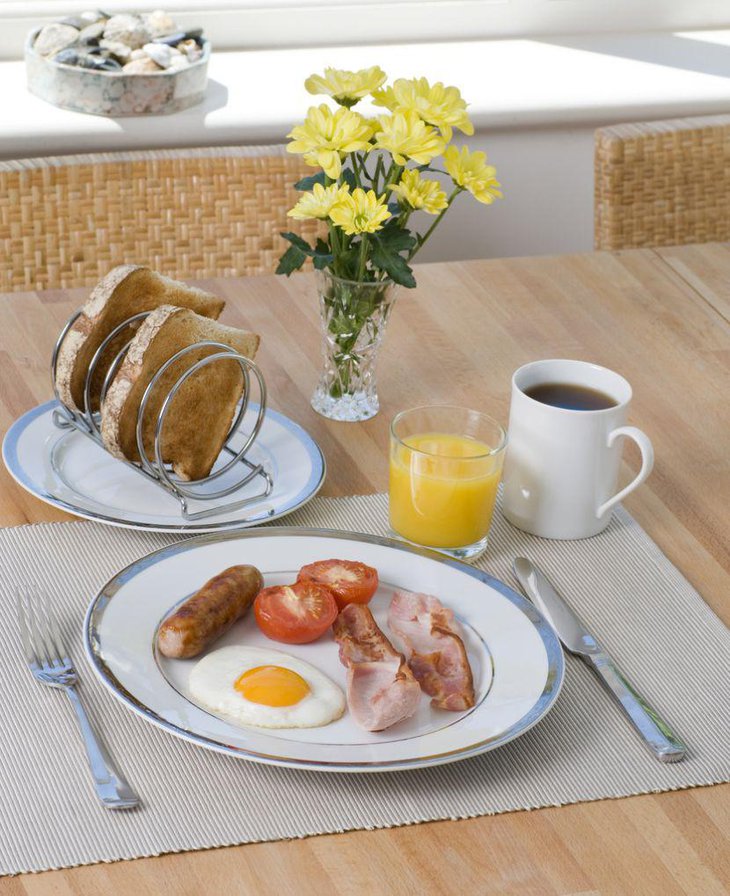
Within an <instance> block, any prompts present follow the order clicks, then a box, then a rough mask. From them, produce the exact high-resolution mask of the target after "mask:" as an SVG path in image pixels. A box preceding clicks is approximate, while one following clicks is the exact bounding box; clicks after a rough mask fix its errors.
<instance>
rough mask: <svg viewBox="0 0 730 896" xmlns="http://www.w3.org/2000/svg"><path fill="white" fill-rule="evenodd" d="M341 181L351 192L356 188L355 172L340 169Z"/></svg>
mask: <svg viewBox="0 0 730 896" xmlns="http://www.w3.org/2000/svg"><path fill="white" fill-rule="evenodd" d="M342 180H343V181H344V182H345V183H346V184H347V185H348V186H349V188H350V189H351V190H354V189H355V187H356V186H357V181H356V180H355V172H354V171H352V170H351V169H350V168H343V169H342Z"/></svg>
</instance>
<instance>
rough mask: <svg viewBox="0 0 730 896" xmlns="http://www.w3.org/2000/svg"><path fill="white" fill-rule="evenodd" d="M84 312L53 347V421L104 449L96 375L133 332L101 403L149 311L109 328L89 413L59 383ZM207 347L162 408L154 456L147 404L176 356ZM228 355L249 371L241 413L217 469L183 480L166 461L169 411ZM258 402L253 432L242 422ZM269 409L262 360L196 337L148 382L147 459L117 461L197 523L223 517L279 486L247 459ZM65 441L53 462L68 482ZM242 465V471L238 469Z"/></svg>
mask: <svg viewBox="0 0 730 896" xmlns="http://www.w3.org/2000/svg"><path fill="white" fill-rule="evenodd" d="M81 313H82V312H81V311H80V310H79V311H76V312H75V313H74V314H73V315H71V317H70V318H69V319H68V321H67V322H66V324H65V326H64V328H63V329H62V330H61V332H60V334H59V336H58V339H57V340H56V343H55V345H54V347H53V354H52V356H51V379H52V382H53V392H54V395H55V397H56V400H57V402H58V407H57V408H56V410H55V411H54V412H53V422H54V424H55V426H57V427H58V428H59V429H61V430H65V431H66V432H67V434H69V435H70V434H71V433H72V432H79V433H81V434H82V435H84V436H86V437H87V438H89V439H91V440H92V441H93V442H95V443H96V444H97V445H98V446H99V447H100V448H102V449H103V450H104V451H107V448H106V446H105V445H104V443H103V441H102V437H101V413H100V412H99V411H94V410H92V407H91V394H92V392H91V387H92V382H93V380H94V376H95V373H96V370H97V367H98V365H99V362H100V360H101V358H102V357H103V356H104V354H105V353H106V351H107V349H108V348H109V346H110V345H112V344H113V343H114V341H115V340H116V339H117V337H119V336H122V334H125V333H127V332H128V334H129V338H128V339H125V341H124V345H123V346H122V348H121V349H119V351H118V352H117V353H116V355H115V356H114V358H113V360H112V363H111V364H110V366H109V368H108V370H107V372H106V374H105V376H104V380H103V383H102V387H101V400H100V404H103V401H104V398H105V397H106V394H107V391H108V390H109V386H110V385H111V383H112V380H113V379H114V377H115V375H116V373H117V371H118V370H119V368H120V367H121V365H122V362H123V361H124V358H125V356H126V354H127V351H128V349H129V346H130V345H131V343H132V339H133V338H134V334H135V333H136V331H137V329H138V327H139V325H140V324H141V323H142V321H143V320H144V319H145V318H146V317H147V315H148V314H149V312H148V311H143V312H141V313H140V314H135V315H133V316H131V317H129V318H127V319H126V320H124V321H122V323H120V324H119V325H118V326H116V327H114V329H113V330H112V331H111V333H109V335H108V336H107V337H106V339H104V341H103V342H102V343H101V345H100V346H99V347H98V348H97V350H96V351H95V352H94V355H93V357H92V359H91V363H90V364H89V369H88V371H87V373H86V378H85V381H84V408H85V410H84V411H83V412H82V411H78V410H76V409H74V408H70V407H69V406H68V405H67V404H65V403H64V402H63V401H62V400H61V397H60V395H59V392H58V385H57V382H56V374H57V365H58V355H59V352H60V349H61V346H62V345H63V341H64V339H65V338H66V336H67V334H68V332H69V330H70V329H71V327H72V326H73V325H74V323H75V322H76V321H77V320H78V318H79V317H80V316H81ZM123 338H124V337H123ZM205 348H208V349H213V350H215V351H213V352H212V353H211V354H208V355H205V356H204V357H202V358H200V359H199V360H197V361H195V362H194V363H193V364H191V365H190V367H188V368H187V370H185V371H184V372H183V373H182V374H181V375H180V376H179V377H178V378H177V380H175V382H174V383H173V385H172V387H171V388H170V390H169V391H168V393H167V395H165V398H164V400H163V402H162V404H161V407H160V410H159V412H158V414H157V420H156V421H155V430H154V432H155V435H154V452H153V455H154V456H153V457H150V456H149V454H148V452H147V451H146V450H145V446H144V439H143V421H144V418H145V411H146V409H147V405H148V403H149V400H150V396H151V395H152V393H153V392H154V390H155V387H156V386H157V384H158V383H159V381H160V379H161V377H162V376H163V374H164V373H165V371H166V370H168V369H169V368H170V367H171V366H172V365H173V364H174V363H175V362H176V361H178V360H179V359H180V358H183V357H185V355H188V354H190V353H192V352H195V351H198V350H199V349H205ZM223 360H226V361H231V360H233V361H236V362H237V363H238V364H239V365H240V368H241V373H242V374H243V387H244V388H243V399H242V401H241V402H240V404H239V406H238V410H237V412H236V416H235V418H234V420H233V423H232V424H231V427H230V429H229V431H228V435H227V436H226V439H225V443H224V445H223V448H222V450H221V453H220V455H219V457H218V460H217V462H216V465H215V466H214V468H213V471H212V472H211V473H210V474H209V475H208V476H206V477H204V478H203V479H196V480H183V479H181V478H180V477H179V476H177V475H176V474H175V473H174V472H173V470H172V467H171V465H170V464H168V463H165V462H164V460H163V455H162V433H163V431H164V427H165V420H166V419H167V414H168V411H169V409H170V405H171V402H172V400H173V398H174V397H175V395H176V394H177V393H178V391H179V390H180V389H181V388H182V386H183V384H184V383H185V382H186V381H187V380H188V379H189V378H190V377H192V376H194V375H195V374H196V373H197V371H199V370H201V369H202V368H203V367H207V366H208V365H209V364H216V363H220V362H221V361H223ZM254 383H255V386H256V390H257V392H258V396H257V397H258V403H257V404H256V403H254V402H252V401H251V386H252V384H254ZM256 407H257V408H258V410H257V411H256V417H255V420H254V422H253V425H252V426H251V428H250V430H249V431H248V432H242V429H241V427H242V423H243V419H244V416H245V415H246V412H247V411H248V410H249V408H250V409H251V411H252V413H253V411H254V409H255V408H256ZM265 413H266V383H265V382H264V378H263V375H262V373H261V371H260V370H259V368H258V367H257V366H256V364H254V362H253V361H251V360H250V359H249V358H246V357H245V356H244V355H242V354H240V353H239V352H237V351H235V350H234V349H232V348H231V347H230V346H227V345H225V344H224V343H222V342H214V341H210V340H205V341H202V342H196V343H194V344H192V345H188V346H185V348H182V349H180V351H178V352H176V353H175V354H174V355H173V356H172V357H171V358H169V359H168V360H167V361H165V363H164V364H163V365H162V366H161V367H160V369H159V370H158V371H157V372H156V373H155V375H154V376H153V377H152V379H151V380H150V382H149V383H148V384H147V387H146V389H145V391H144V393H143V395H142V399H141V401H140V406H139V412H138V415H137V431H136V437H137V450H138V451H139V456H140V458H141V460H140V462H139V463H135V462H133V461H129V460H125V459H119V458H115V460H117V462H118V463H123V464H126V465H127V466H128V467H130V468H131V469H133V470H135V471H136V472H137V473H139V475H141V476H145V477H147V479H148V480H149V481H150V482H153V483H155V484H156V485H157V486H159V487H160V488H162V489H164V490H165V491H166V492H168V493H169V494H170V495H172V496H173V497H175V498H176V499H177V500H178V502H179V504H180V510H181V513H182V516H183V518H184V519H185V520H187V521H191V522H194V521H196V520H200V519H205V518H206V517H210V516H214V515H215V516H218V515H219V514H223V513H228V512H230V511H233V510H238V509H239V508H242V507H245V506H248V505H251V504H255V503H257V502H259V501H262V500H263V499H265V498H267V497H268V496H269V495H270V494H271V492H272V490H273V487H274V482H273V478H272V475H271V473H270V472H269V471H268V470H266V469H265V468H264V466H263V464H261V463H253V462H251V461H250V460H247V458H246V454H247V453H248V452H249V451H250V450H251V447H252V445H253V444H254V442H255V441H256V438H257V436H258V434H259V431H260V430H261V426H262V424H263V422H264V415H265ZM239 435H240V437H241V438H242V439H243V444H242V445H240V446H239V447H237V448H234V447H233V446H232V442H233V441H234V440H236V439H237V437H239ZM62 442H63V439H59V440H57V441H56V442H55V444H54V445H53V448H52V450H51V457H50V462H51V465H52V467H53V469H54V471H55V472H56V474H57V475H58V476H59V477H60V478H61V479H62V480H63V481H65V478H64V476H63V472H62V470H61V467H60V464H59V462H58V451H59V449H60V447H61V444H62ZM110 456H111V455H110ZM239 467H240V470H239V469H238V468H239ZM229 473H231V474H232V475H231V476H227V474H229ZM224 476H227V478H226V483H225V484H224V485H223V486H222V487H215V486H212V483H216V482H217V481H219V480H221V479H222V478H223V477H224ZM231 479H232V481H231ZM259 479H260V480H261V489H260V490H259V491H257V492H256V493H255V494H253V495H252V494H247V495H246V497H243V498H239V499H238V500H234V501H231V502H229V503H226V504H220V503H218V502H219V501H220V500H221V499H222V498H226V497H228V496H229V495H233V494H234V493H235V492H238V491H239V490H240V489H243V488H245V487H246V486H247V485H249V483H252V482H253V481H255V480H259ZM211 486H212V487H211ZM191 501H214V502H216V504H215V506H214V507H212V508H206V509H203V510H196V511H193V510H192V509H191V507H190V502H191Z"/></svg>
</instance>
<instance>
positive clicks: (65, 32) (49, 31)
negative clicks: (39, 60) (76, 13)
mask: <svg viewBox="0 0 730 896" xmlns="http://www.w3.org/2000/svg"><path fill="white" fill-rule="evenodd" d="M78 36H79V32H78V29H77V28H74V27H73V25H61V24H60V23H59V22H53V23H52V24H51V25H44V26H43V28H41V30H40V32H39V34H38V37H36V39H35V43H34V44H33V48H34V49H35V51H36V53H40V55H41V56H53V55H54V54H55V53H59V52H60V51H61V50H65V49H66V47H70V46H71V44H74V43H76V39H77V38H78Z"/></svg>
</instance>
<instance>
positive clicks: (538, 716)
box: [83, 526, 565, 773]
mask: <svg viewBox="0 0 730 896" xmlns="http://www.w3.org/2000/svg"><path fill="white" fill-rule="evenodd" d="M282 536H289V537H292V536H293V537H324V538H336V539H342V540H355V541H363V542H366V543H369V544H376V545H380V546H384V547H387V548H391V549H395V550H399V551H403V552H404V553H408V554H416V555H418V556H422V557H426V558H427V559H430V560H435V561H436V562H439V563H443V564H445V565H446V566H449V567H452V568H454V569H457V570H459V571H461V572H463V573H465V574H467V575H469V576H471V577H472V578H475V579H477V580H478V581H480V582H482V583H484V584H486V585H488V586H490V587H492V588H493V589H494V590H495V591H497V592H498V593H499V594H501V596H502V597H503V598H505V599H507V600H508V601H510V603H512V604H513V605H514V606H516V607H517V609H519V610H520V611H521V612H522V613H523V614H524V615H525V616H526V617H527V619H528V621H529V622H530V623H531V624H532V625H533V627H534V628H535V629H536V631H537V633H538V635H539V637H540V639H541V641H542V644H543V647H544V648H545V652H546V655H547V664H548V667H547V675H546V681H545V686H544V688H543V690H542V693H541V694H540V696H539V697H538V699H537V700H536V702H535V703H534V704H533V706H532V707H531V708H530V709H529V710H528V712H526V713H525V715H524V716H522V717H521V718H520V719H519V720H518V721H517V722H515V723H514V724H513V725H511V726H510V727H509V728H508V729H507V731H505V732H503V733H502V734H500V735H497V736H495V737H491V738H487V739H486V740H485V741H481V742H480V743H479V744H474V745H471V746H469V747H467V748H460V749H457V750H450V751H447V752H445V753H440V754H437V755H435V756H427V757H418V758H414V759H399V760H392V761H388V760H386V761H379V762H367V763H363V762H359V763H352V762H342V763H338V762H331V761H323V760H308V759H296V760H288V759H282V758H280V757H278V756H271V755H268V754H265V753H258V752H256V751H253V750H245V749H243V748H241V747H233V746H230V745H225V744H221V743H219V742H218V741H215V740H212V739H211V738H208V737H205V736H203V735H200V734H196V733H194V732H190V731H186V730H185V729H184V728H181V727H179V726H178V725H175V724H174V723H173V722H170V721H168V720H167V719H164V718H162V717H161V716H159V715H157V713H155V712H154V711H153V710H151V709H150V708H149V707H147V706H146V705H145V704H143V703H142V702H140V701H139V700H137V699H136V698H135V697H134V696H133V695H132V694H131V693H129V692H128V691H127V690H126V689H125V688H124V686H123V685H122V684H121V682H119V681H118V679H117V678H116V676H115V675H114V674H113V672H111V670H110V669H109V667H108V666H107V665H106V663H105V662H104V660H103V658H102V657H101V655H100V646H99V644H98V634H97V630H96V628H95V626H94V622H95V618H96V616H97V615H98V613H99V612H101V613H103V610H104V608H105V606H106V605H108V603H109V601H111V599H112V598H113V597H114V595H115V594H116V593H117V592H118V591H119V589H120V588H121V587H122V585H124V584H125V583H126V582H127V581H129V580H130V579H131V578H133V577H134V575H135V574H136V572H137V567H139V568H140V570H141V569H145V568H147V567H149V566H150V565H153V564H154V563H157V562H160V560H162V559H165V558H166V556H174V555H175V554H178V553H181V552H184V551H188V550H191V549H195V548H196V547H197V546H199V545H203V544H217V543H220V542H223V541H233V540H238V539H242V538H255V537H259V538H260V537H267V538H279V537H282ZM162 555H165V556H162ZM83 641H84V651H85V653H86V658H87V659H88V661H89V663H90V665H91V667H92V670H93V671H94V674H95V675H96V676H97V678H98V679H99V681H101V683H102V684H103V685H104V687H105V688H107V690H109V691H110V692H111V693H112V694H113V695H114V697H115V698H116V699H117V700H119V701H120V702H121V703H122V704H124V705H125V706H126V707H127V708H128V709H131V710H132V711H133V712H135V713H136V714H137V715H139V716H141V717H142V718H143V719H145V720H146V721H148V722H150V723H152V724H153V725H155V726H156V727H158V728H161V729H163V730H164V731H167V732H168V733H170V734H172V735H174V736H176V737H179V738H181V739H182V740H185V741H187V742H188V743H193V744H195V745H196V746H200V747H202V748H204V749H208V750H212V751H214V752H218V753H223V754H224V755H227V756H233V757H235V758H237V759H245V760H248V761H251V762H258V763H260V764H263V765H273V766H278V767H285V768H295V769H300V770H306V771H320V772H330V773H359V772H389V771H405V770H409V769H420V768H430V767H433V766H437V765H443V764H446V763H450V762H456V761H461V760H463V759H470V758H473V757H474V756H479V755H481V754H482V753H486V752H489V751H490V750H494V749H497V748H498V747H501V746H504V745H505V744H507V743H509V742H510V741H512V740H515V739H516V738H518V737H520V736H522V735H523V734H525V733H526V732H527V731H529V730H530V729H531V728H532V727H534V726H535V725H536V724H537V723H538V722H539V721H541V720H542V719H543V718H544V717H545V716H546V715H547V713H548V712H549V711H550V710H551V709H552V708H553V706H554V705H555V703H556V701H557V699H558V696H559V695H560V692H561V690H562V687H563V682H564V680H565V655H564V653H563V649H562V646H561V644H560V640H559V639H558V636H557V635H556V633H555V632H554V630H553V629H552V627H551V626H550V624H549V623H548V621H547V620H546V619H545V617H544V616H543V615H542V613H541V612H540V611H539V610H538V608H537V607H536V606H535V605H534V604H532V603H531V602H530V601H529V600H528V599H527V598H526V597H524V596H523V595H521V594H520V593H519V592H517V591H515V590H514V589H513V588H510V586H509V585H507V584H505V583H504V582H502V581H501V580H499V579H497V578H495V577H494V576H492V575H490V574H489V573H487V572H484V571H482V570H480V569H476V568H475V567H473V566H470V565H468V564H466V563H462V562H461V561H460V560H455V559H453V558H451V557H448V556H446V555H445V554H439V553H437V552H436V551H431V550H428V549H427V548H421V547H417V546H415V545H411V544H407V543H405V542H401V541H398V540H397V539H394V538H387V537H384V536H379V535H366V534H364V533H360V532H352V531H343V530H340V529H327V528H315V527H299V526H275V527H272V528H270V529H269V528H264V527H251V528H247V529H241V530H238V531H233V532H212V533H206V534H202V535H198V536H195V537H194V538H186V539H185V540H183V541H179V542H176V543H174V544H172V545H166V546H164V547H162V548H157V549H156V550H154V551H150V552H149V553H148V554H145V555H144V556H143V557H140V558H139V559H137V560H135V561H133V562H132V563H129V564H127V566H125V567H124V568H123V569H120V570H119V571H118V572H117V573H115V575H113V576H112V577H111V578H110V579H109V580H108V581H107V582H106V583H105V584H104V585H102V587H101V588H100V589H99V590H98V591H97V593H96V595H95V596H94V597H93V598H92V600H91V602H90V604H89V606H88V608H87V610H86V614H85V616H84V623H83Z"/></svg>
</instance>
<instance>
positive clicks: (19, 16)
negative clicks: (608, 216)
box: [0, 0, 730, 60]
mask: <svg viewBox="0 0 730 896" xmlns="http://www.w3.org/2000/svg"><path fill="white" fill-rule="evenodd" d="M92 5H93V3H92V0H86V2H84V0H80V2H79V0H26V2H20V0H0V60H7V59H19V58H22V52H23V51H22V48H23V45H24V43H25V39H26V36H27V34H28V32H29V31H30V30H31V29H32V28H34V27H37V26H38V25H40V24H42V23H43V22H45V21H53V20H54V19H56V18H58V17H62V16H64V15H72V14H73V13H74V12H80V11H82V10H83V9H84V8H88V7H89V6H92ZM102 5H103V6H104V8H105V9H106V10H107V11H109V12H122V11H128V10H130V9H134V10H135V11H150V10H152V9H158V8H160V7H161V6H163V7H164V8H165V9H167V10H168V11H169V12H170V13H171V14H172V15H173V16H174V17H175V18H176V19H177V20H178V21H179V22H180V24H181V25H182V26H183V27H195V26H202V27H203V28H204V29H205V33H206V36H207V37H208V38H209V39H210V40H211V42H212V44H213V48H214V49H218V50H233V49H235V50H241V49H265V48H284V47H316V46H323V47H324V46H333V45H339V46H342V45H348V44H379V43H414V42H424V41H429V42H433V41H455V40H485V39H498V38H520V37H525V38H530V37H539V36H542V35H545V36H548V35H551V34H578V33H594V34H596V33H609V32H626V31H629V32H632V31H680V30H681V31H687V30H693V29H712V28H723V27H730V3H728V2H727V0H394V2H388V0H210V5H209V6H206V8H205V9H201V8H200V7H201V5H203V4H202V3H201V0H170V2H169V3H165V0H105V2H104V3H103V4H102Z"/></svg>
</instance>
